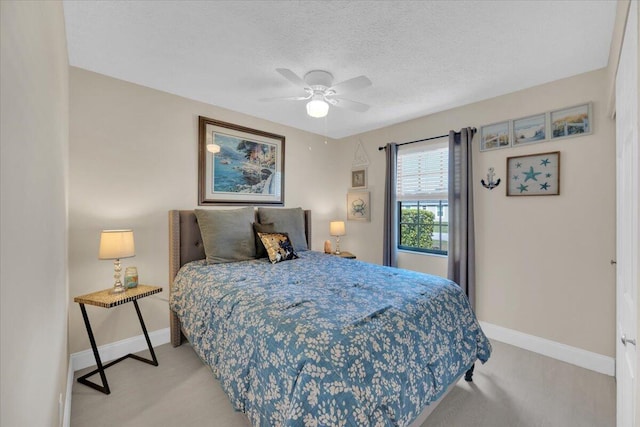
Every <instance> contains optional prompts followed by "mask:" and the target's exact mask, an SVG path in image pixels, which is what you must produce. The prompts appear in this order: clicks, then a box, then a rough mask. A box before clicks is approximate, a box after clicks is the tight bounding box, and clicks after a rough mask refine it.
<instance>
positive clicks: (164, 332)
mask: <svg viewBox="0 0 640 427" xmlns="http://www.w3.org/2000/svg"><path fill="white" fill-rule="evenodd" d="M170 337H171V335H170V332H169V328H164V329H159V330H157V331H153V332H149V339H150V340H151V345H152V346H154V347H157V346H159V345H162V344H166V343H168V342H169V341H170ZM147 348H148V347H147V341H146V340H145V339H144V335H138V336H137V337H131V338H127V339H124V340H121V341H116V342H113V343H110V344H105V345H103V346H100V347H98V351H99V352H100V360H101V361H102V363H107V362H109V361H110V360H114V359H117V358H118V357H122V356H124V355H127V354H129V353H137V352H139V351H143V350H146V349H147ZM95 364H96V360H95V358H94V357H93V350H91V349H89V350H84V351H79V352H77V353H73V354H72V355H71V356H70V357H69V369H68V373H67V397H66V399H65V403H64V418H63V420H62V425H63V427H69V426H70V424H71V393H72V388H73V374H74V372H75V371H79V370H80V369H84V368H88V367H89V366H94V365H95Z"/></svg>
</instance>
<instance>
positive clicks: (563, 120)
mask: <svg viewBox="0 0 640 427" xmlns="http://www.w3.org/2000/svg"><path fill="white" fill-rule="evenodd" d="M591 110H592V107H591V103H590V102H589V103H587V104H582V105H576V106H575V107H569V108H563V109H561V110H555V111H552V112H551V113H550V114H551V119H550V121H551V139H559V138H569V137H572V136H582V135H587V134H590V133H591V132H592V131H593V130H592V126H593V125H592V123H593V122H592V120H591Z"/></svg>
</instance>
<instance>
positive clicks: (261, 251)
mask: <svg viewBox="0 0 640 427" xmlns="http://www.w3.org/2000/svg"><path fill="white" fill-rule="evenodd" d="M253 231H254V232H255V233H254V234H255V239H256V258H266V257H267V256H268V254H267V249H265V247H264V243H262V239H260V236H258V233H274V232H275V231H276V229H275V227H274V226H273V223H269V224H260V223H259V222H254V223H253Z"/></svg>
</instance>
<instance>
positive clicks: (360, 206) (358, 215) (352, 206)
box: [347, 191, 371, 221]
mask: <svg viewBox="0 0 640 427" xmlns="http://www.w3.org/2000/svg"><path fill="white" fill-rule="evenodd" d="M347 220H349V221H371V206H370V203H369V192H368V191H357V192H350V193H347Z"/></svg>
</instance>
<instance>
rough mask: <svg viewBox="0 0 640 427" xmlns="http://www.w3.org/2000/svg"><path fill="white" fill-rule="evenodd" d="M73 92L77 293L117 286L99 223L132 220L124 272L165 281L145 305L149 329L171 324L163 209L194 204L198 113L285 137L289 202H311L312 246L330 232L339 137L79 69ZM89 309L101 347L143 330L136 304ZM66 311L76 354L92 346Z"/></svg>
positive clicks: (72, 234) (72, 262) (72, 312)
mask: <svg viewBox="0 0 640 427" xmlns="http://www.w3.org/2000/svg"><path fill="white" fill-rule="evenodd" d="M70 91H71V93H70V105H71V117H72V121H71V127H70V165H69V167H70V170H69V178H70V197H69V226H70V230H69V268H70V285H69V286H70V288H69V289H70V295H71V297H73V296H75V295H80V294H84V293H88V292H92V291H96V290H99V289H104V288H107V287H109V286H111V285H112V280H113V279H112V276H113V263H112V262H111V261H99V260H98V259H97V258H98V242H99V234H100V230H101V229H105V228H119V227H131V228H132V229H133V230H134V235H135V244H136V256H135V258H128V259H124V260H122V266H123V271H124V268H125V267H126V266H129V265H135V266H137V267H138V273H139V276H140V281H141V283H148V284H154V285H159V286H163V287H164V288H165V290H164V292H163V293H162V294H161V295H160V296H159V297H157V298H155V297H150V298H145V299H144V300H141V302H140V306H141V309H142V312H143V314H144V318H145V322H146V324H147V328H148V329H149V330H150V331H154V330H158V329H162V328H166V327H168V325H169V324H168V316H169V314H168V313H169V312H168V306H167V301H166V300H167V298H168V287H167V285H168V274H169V273H168V226H167V224H168V219H167V218H168V215H167V212H168V210H170V209H193V208H195V207H197V203H198V199H197V186H198V176H197V173H198V163H197V161H198V155H197V147H198V145H197V144H198V142H197V141H198V127H197V126H198V116H199V115H202V116H206V117H210V118H214V119H217V120H222V121H226V122H232V123H236V124H239V125H243V126H248V127H251V128H255V129H261V130H265V131H268V132H273V133H276V134H280V135H284V136H285V137H286V150H285V204H286V206H287V207H297V206H302V207H304V208H306V209H312V210H313V248H314V249H317V250H321V249H322V242H323V241H324V240H325V239H328V238H329V235H328V231H329V230H328V229H329V227H328V222H329V220H330V219H331V218H332V217H333V216H334V214H335V212H334V210H335V206H337V203H335V202H334V200H333V197H334V194H333V188H334V186H335V183H334V177H333V173H331V171H330V170H329V169H328V165H331V164H332V161H331V158H332V157H331V150H332V145H333V144H335V142H334V141H331V140H329V141H328V143H327V144H325V138H323V137H321V136H319V135H314V134H310V133H306V132H303V131H300V130H296V129H292V128H289V127H285V126H282V125H277V124H275V123H271V122H268V121H265V120H260V119H256V118H254V117H250V116H246V115H243V114H239V113H236V112H233V111H229V110H225V109H222V108H217V107H214V106H211V105H207V104H203V103H200V102H196V101H191V100H188V99H185V98H181V97H178V96H175V95H170V94H167V93H164V92H160V91H157V90H153V89H149V88H146V87H143V86H138V85H134V84H131V83H126V82H124V81H121V80H116V79H113V78H110V77H106V76H103V75H99V74H95V73H92V72H89V71H85V70H81V69H78V68H74V67H71V71H70ZM265 108H270V107H269V106H267V105H266V104H265ZM310 120H312V119H310ZM88 311H89V316H90V317H91V322H92V326H93V328H94V332H95V334H96V340H97V341H98V345H102V344H106V343H111V342H114V341H118V340H121V339H124V338H128V337H132V336H137V335H140V333H141V332H140V327H139V325H138V321H137V318H136V315H135V311H134V310H133V309H132V308H131V307H120V308H116V309H111V310H104V309H99V308H93V307H89V308H88ZM69 319H70V324H69V347H70V351H71V353H75V352H77V351H80V350H84V349H87V348H89V341H88V339H87V337H86V332H85V330H84V326H83V323H82V317H81V314H80V310H79V308H78V307H77V304H72V305H71V306H70V309H69Z"/></svg>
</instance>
